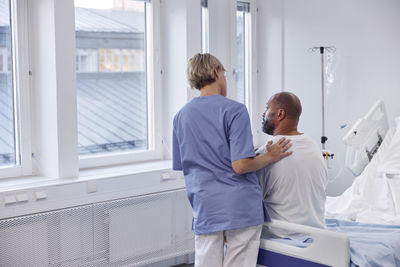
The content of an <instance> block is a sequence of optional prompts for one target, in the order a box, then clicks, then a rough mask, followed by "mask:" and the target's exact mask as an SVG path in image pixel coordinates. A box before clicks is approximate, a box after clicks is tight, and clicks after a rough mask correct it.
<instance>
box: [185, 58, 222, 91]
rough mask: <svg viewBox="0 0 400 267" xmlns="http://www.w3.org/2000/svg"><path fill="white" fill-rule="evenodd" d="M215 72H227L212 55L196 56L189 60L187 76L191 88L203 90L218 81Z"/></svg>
mask: <svg viewBox="0 0 400 267" xmlns="http://www.w3.org/2000/svg"><path fill="white" fill-rule="evenodd" d="M215 70H217V71H225V68H224V66H223V65H222V63H221V61H219V60H218V58H216V57H214V56H213V55H211V54H208V53H205V54H200V53H198V54H196V55H194V56H193V57H192V58H191V59H189V63H188V69H187V75H188V80H189V84H190V87H191V88H196V89H199V90H200V89H201V88H203V87H204V86H206V85H209V84H212V83H213V82H215V81H216V75H215Z"/></svg>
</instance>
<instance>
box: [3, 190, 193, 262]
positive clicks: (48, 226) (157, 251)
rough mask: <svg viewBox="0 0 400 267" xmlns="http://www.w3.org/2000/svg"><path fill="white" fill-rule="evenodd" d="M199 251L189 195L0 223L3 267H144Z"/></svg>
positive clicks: (163, 195)
mask: <svg viewBox="0 0 400 267" xmlns="http://www.w3.org/2000/svg"><path fill="white" fill-rule="evenodd" d="M193 251H194V236H193V233H192V231H191V208H190V205H189V203H188V201H187V198H186V192H185V190H174V191H169V192H163V193H157V194H151V195H146V196H140V197H132V198H125V199H119V200H113V201H108V202H102V203H94V204H91V205H85V206H80V207H74V208H66V209H61V210H56V211H50V212H45V213H40V214H33V215H28V216H21V217H15V218H11V219H3V220H0V266H1V267H14V266H15V267H24V266H28V267H31V266H32V267H35V266H38V267H43V266H96V267H97V266H142V265H146V264H151V263H154V262H159V261H162V260H165V259H170V258H174V257H178V256H181V255H186V254H190V253H192V252H193Z"/></svg>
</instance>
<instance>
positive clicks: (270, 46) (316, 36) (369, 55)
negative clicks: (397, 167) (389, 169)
mask: <svg viewBox="0 0 400 267" xmlns="http://www.w3.org/2000/svg"><path fill="white" fill-rule="evenodd" d="M259 8H260V12H259V13H260V14H259V25H265V27H258V29H259V31H258V34H259V37H258V40H259V42H260V43H259V51H258V53H259V66H260V77H259V88H260V90H261V91H262V93H261V96H265V95H267V96H270V95H271V94H273V93H274V92H276V91H279V90H282V89H284V90H287V91H292V92H294V93H296V94H297V95H298V96H299V97H300V99H301V100H302V103H303V115H302V117H301V122H300V125H299V128H300V131H303V132H305V133H306V134H308V135H310V136H311V137H312V138H314V139H315V140H316V141H317V142H318V143H319V142H320V135H321V92H320V91H321V89H320V88H321V85H320V57H319V54H318V53H315V54H311V53H309V52H308V49H309V48H310V47H313V46H322V45H323V46H328V45H334V46H336V48H337V52H336V53H335V58H334V61H333V62H334V65H332V66H334V67H335V69H336V71H335V80H334V83H333V84H332V86H331V88H330V93H329V94H328V98H327V107H326V110H327V114H326V135H327V136H328V138H329V140H328V142H327V148H328V149H331V150H332V151H333V152H334V153H335V155H336V157H337V159H336V162H334V165H336V166H335V168H334V169H333V170H331V171H330V172H331V173H330V175H331V178H333V177H334V176H336V174H337V172H338V171H339V170H340V168H341V166H343V162H344V152H345V147H344V145H343V142H342V137H343V136H344V134H345V133H346V132H347V131H348V130H349V127H350V126H351V125H352V124H353V123H354V122H355V121H356V120H357V119H358V118H359V117H360V116H363V115H364V114H365V113H366V112H367V110H368V109H369V108H370V107H371V105H373V104H374V103H375V102H376V101H377V99H383V100H384V101H385V103H386V107H387V111H388V114H389V119H390V120H391V121H390V123H391V124H393V118H394V116H396V115H400V105H398V98H397V96H398V95H399V94H398V93H397V90H398V89H399V87H400V86H399V85H400V75H398V74H399V73H400V64H399V63H398V62H399V61H400V50H399V49H398V48H399V47H400V17H399V16H398V14H399V12H400V2H399V1H396V0H385V1H379V0H367V1H365V0H364V1H361V0H352V1H348V0H337V1H334V2H332V1H326V0H323V1H321V0H307V1H294V0H286V1H282V0H266V1H260V2H259ZM282 63H283V67H282ZM281 77H283V79H282V80H280V79H281ZM260 101H262V102H263V103H264V102H265V101H266V99H264V97H261V100H260ZM343 124H347V125H348V126H347V127H346V128H344V129H341V128H340V125H343ZM353 179H354V177H353V176H352V175H351V173H350V172H349V171H348V170H347V169H346V168H344V170H343V172H342V173H341V175H340V176H339V177H338V178H337V180H336V181H334V182H332V183H331V184H330V185H329V186H328V190H327V191H328V194H330V195H337V194H340V193H341V192H343V191H344V190H345V188H347V187H348V186H349V185H350V184H351V183H352V181H353Z"/></svg>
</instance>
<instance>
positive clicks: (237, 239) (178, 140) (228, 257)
mask: <svg viewBox="0 0 400 267" xmlns="http://www.w3.org/2000/svg"><path fill="white" fill-rule="evenodd" d="M188 79H189V83H190V86H191V87H192V88H196V89H198V90H200V96H199V97H196V98H194V99H193V100H192V101H190V102H189V103H187V104H186V105H185V106H184V107H183V108H182V109H181V110H180V111H179V112H178V113H177V114H176V115H175V118H174V122H173V169H174V170H183V173H184V176H185V182H186V189H187V196H188V198H189V202H190V204H191V205H192V208H193V224H192V227H193V231H194V234H195V266H196V267H222V266H230V267H231V266H240V267H243V266H246V267H248V266H256V261H257V254H258V247H259V244H260V235H261V227H262V224H263V223H264V209H263V202H262V193H261V187H260V185H259V182H258V179H257V176H256V175H255V173H254V171H256V170H258V169H260V168H262V167H264V166H266V165H267V164H269V163H272V162H275V161H277V160H279V159H281V158H283V157H285V156H287V155H290V154H291V152H288V149H289V147H290V144H289V140H286V139H284V138H282V139H281V140H279V142H277V143H276V144H274V145H271V143H269V144H268V145H267V149H268V152H267V153H265V154H263V155H260V156H256V155H255V153H254V146H253V141H252V133H251V128H250V119H249V115H248V112H247V109H246V106H245V105H243V104H241V103H238V102H236V101H233V100H230V99H228V98H226V77H225V69H224V67H223V65H222V64H221V62H220V61H219V60H218V59H217V58H216V57H214V56H212V55H210V54H196V55H195V56H194V57H193V58H191V59H190V60H189V65H188ZM265 215H266V216H267V217H268V214H267V213H266V214H265ZM224 246H225V248H226V251H225V253H224Z"/></svg>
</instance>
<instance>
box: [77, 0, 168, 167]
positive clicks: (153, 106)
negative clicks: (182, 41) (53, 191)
mask: <svg viewBox="0 0 400 267" xmlns="http://www.w3.org/2000/svg"><path fill="white" fill-rule="evenodd" d="M142 1H143V2H144V3H145V4H146V7H145V12H146V13H145V20H146V32H145V38H146V50H145V59H146V61H145V62H146V83H147V138H148V140H147V142H148V149H147V150H137V151H135V150H133V151H132V150H131V151H120V152H115V153H107V154H98V155H90V156H88V155H85V156H79V155H78V157H79V168H80V169H85V168H94V167H107V166H110V165H119V164H129V163H137V162H143V161H149V160H161V159H162V143H161V120H159V119H156V118H160V113H161V94H160V90H159V86H160V84H161V82H160V81H161V77H160V72H158V71H155V68H156V67H157V66H159V58H160V55H159V51H160V43H159V42H160V37H159V36H160V33H159V27H160V25H159V12H160V7H159V2H158V1H155V0H153V1H150V0H142Z"/></svg>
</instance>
